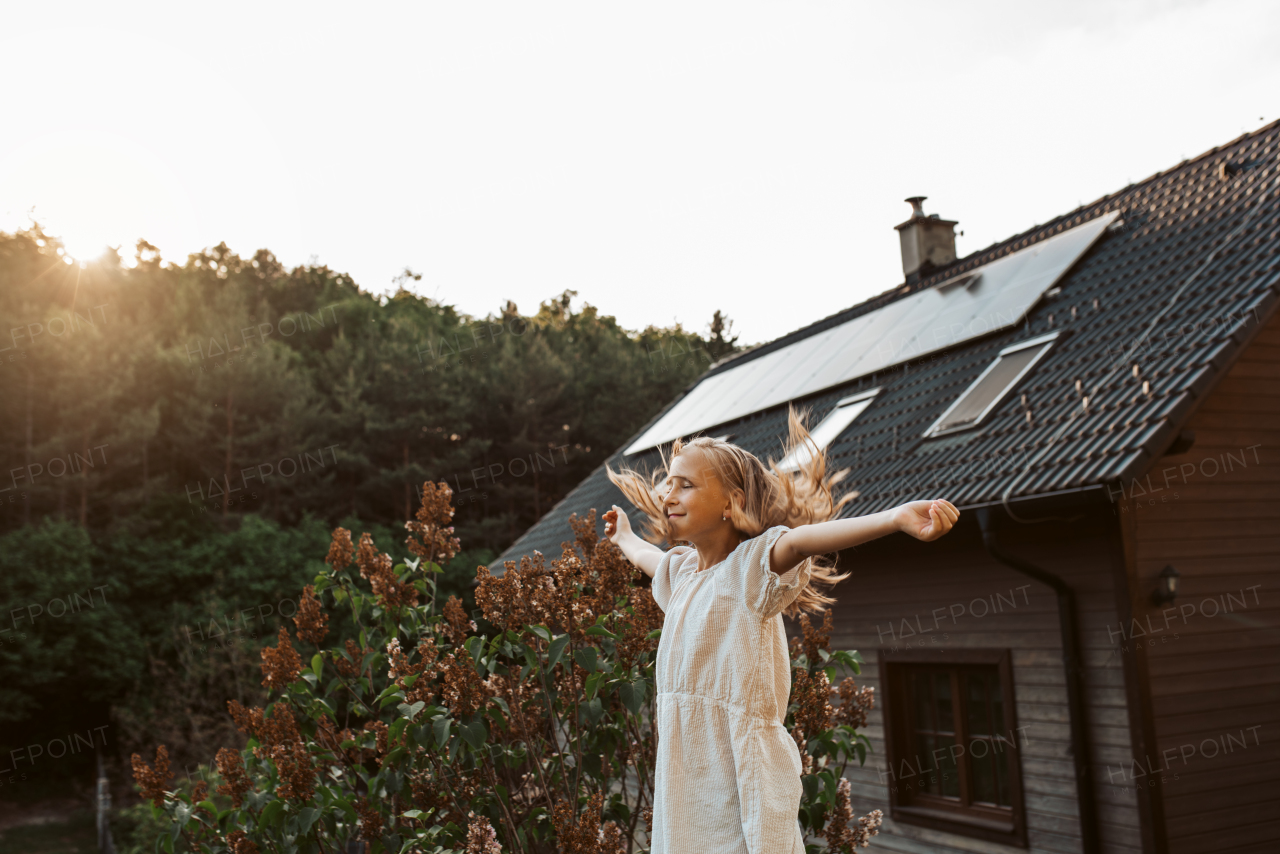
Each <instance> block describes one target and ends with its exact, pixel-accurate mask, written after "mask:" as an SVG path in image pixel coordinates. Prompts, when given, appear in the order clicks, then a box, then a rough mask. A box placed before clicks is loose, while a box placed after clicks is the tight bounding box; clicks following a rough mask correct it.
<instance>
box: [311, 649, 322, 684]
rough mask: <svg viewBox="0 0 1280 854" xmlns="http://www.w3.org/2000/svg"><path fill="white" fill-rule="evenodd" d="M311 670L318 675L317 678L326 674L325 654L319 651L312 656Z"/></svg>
mask: <svg viewBox="0 0 1280 854" xmlns="http://www.w3.org/2000/svg"><path fill="white" fill-rule="evenodd" d="M311 672H312V673H314V674H315V675H316V678H317V679H319V678H320V677H322V676H323V675H324V656H323V655H321V654H320V653H318V652H317V653H316V654H315V655H313V656H311Z"/></svg>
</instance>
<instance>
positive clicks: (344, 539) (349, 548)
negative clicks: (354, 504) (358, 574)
mask: <svg viewBox="0 0 1280 854" xmlns="http://www.w3.org/2000/svg"><path fill="white" fill-rule="evenodd" d="M355 553H356V547H355V546H353V545H352V544H351V532H350V531H348V530H347V529H346V528H334V529H333V542H332V543H330V544H329V554H328V555H326V556H325V559H324V562H325V563H327V564H329V566H331V567H333V568H334V569H335V570H343V569H346V568H347V567H348V566H350V565H351V556H352V555H353V554H355Z"/></svg>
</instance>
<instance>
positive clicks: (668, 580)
mask: <svg viewBox="0 0 1280 854" xmlns="http://www.w3.org/2000/svg"><path fill="white" fill-rule="evenodd" d="M691 551H693V549H692V548H690V547H689V546H674V547H673V548H672V549H671V550H670V551H668V552H667V553H666V554H664V555H663V556H662V560H660V561H658V568H657V570H655V571H654V573H653V587H652V591H653V601H655V602H657V603H658V607H659V608H661V609H662V612H663V613H664V614H665V613H666V612H667V603H669V602H670V601H671V591H672V590H675V589H676V585H677V584H678V583H679V581H680V576H681V574H682V573H681V569H682V567H683V564H684V556H685V555H686V554H688V553H689V552H691Z"/></svg>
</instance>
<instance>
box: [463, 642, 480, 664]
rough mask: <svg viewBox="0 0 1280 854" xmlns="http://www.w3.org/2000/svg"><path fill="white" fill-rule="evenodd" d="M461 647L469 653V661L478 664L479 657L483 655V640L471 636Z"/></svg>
mask: <svg viewBox="0 0 1280 854" xmlns="http://www.w3.org/2000/svg"><path fill="white" fill-rule="evenodd" d="M462 645H463V647H465V648H466V650H467V652H469V653H471V660H472V661H474V662H475V663H476V664H479V663H480V656H481V655H482V654H483V653H484V640H483V639H481V638H478V637H476V636H475V635H472V636H471V637H469V638H467V640H466V642H464V643H463V644H462Z"/></svg>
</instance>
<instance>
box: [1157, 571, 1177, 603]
mask: <svg viewBox="0 0 1280 854" xmlns="http://www.w3.org/2000/svg"><path fill="white" fill-rule="evenodd" d="M1179 577H1180V576H1179V574H1178V570H1176V569H1174V568H1173V565H1172V564H1170V565H1169V566H1166V567H1165V568H1164V569H1162V570H1160V579H1159V581H1160V586H1159V587H1157V588H1156V589H1155V590H1153V591H1151V601H1152V602H1154V603H1156V604H1157V605H1163V604H1164V603H1166V602H1172V601H1173V600H1174V599H1175V598H1176V597H1177V595H1178V578H1179Z"/></svg>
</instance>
